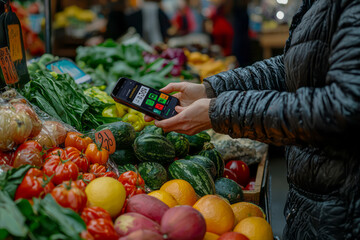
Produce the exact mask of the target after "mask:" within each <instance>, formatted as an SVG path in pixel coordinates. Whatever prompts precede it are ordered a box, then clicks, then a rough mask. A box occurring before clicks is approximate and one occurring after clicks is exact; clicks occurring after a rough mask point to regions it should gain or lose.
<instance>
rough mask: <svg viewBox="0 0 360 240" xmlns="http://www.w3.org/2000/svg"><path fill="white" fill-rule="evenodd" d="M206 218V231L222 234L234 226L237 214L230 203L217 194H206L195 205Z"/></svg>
mask: <svg viewBox="0 0 360 240" xmlns="http://www.w3.org/2000/svg"><path fill="white" fill-rule="evenodd" d="M193 208H195V209H196V210H198V211H199V212H200V213H201V214H202V215H203V216H204V218H205V221H206V231H207V232H212V233H216V234H218V235H221V234H223V233H226V232H229V231H231V230H232V228H233V227H234V222H235V216H234V213H233V210H232V209H231V206H230V204H228V203H227V202H226V201H224V200H223V199H222V198H221V197H219V196H216V195H206V196H204V197H202V198H200V199H199V200H198V201H197V202H196V203H195V204H194V206H193Z"/></svg>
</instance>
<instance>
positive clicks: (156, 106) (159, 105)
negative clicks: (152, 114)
mask: <svg viewBox="0 0 360 240" xmlns="http://www.w3.org/2000/svg"><path fill="white" fill-rule="evenodd" d="M155 108H156V109H159V110H163V108H164V105H161V104H159V103H157V104H156V105H155Z"/></svg>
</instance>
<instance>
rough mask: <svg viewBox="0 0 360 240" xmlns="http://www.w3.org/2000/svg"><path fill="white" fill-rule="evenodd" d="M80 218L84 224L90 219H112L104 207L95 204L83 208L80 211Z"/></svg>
mask: <svg viewBox="0 0 360 240" xmlns="http://www.w3.org/2000/svg"><path fill="white" fill-rule="evenodd" d="M81 218H82V219H83V220H84V222H85V223H86V224H88V223H89V222H90V221H91V220H93V219H98V218H105V219H108V220H110V221H112V220H111V216H110V214H109V213H108V212H107V211H106V210H105V209H103V208H101V207H96V206H94V207H86V208H84V210H83V211H82V213H81Z"/></svg>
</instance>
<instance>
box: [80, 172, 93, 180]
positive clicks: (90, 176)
mask: <svg viewBox="0 0 360 240" xmlns="http://www.w3.org/2000/svg"><path fill="white" fill-rule="evenodd" d="M80 176H81V177H80V178H79V179H83V180H85V181H88V182H91V181H92V180H94V179H95V178H96V176H95V174H93V173H83V174H80Z"/></svg>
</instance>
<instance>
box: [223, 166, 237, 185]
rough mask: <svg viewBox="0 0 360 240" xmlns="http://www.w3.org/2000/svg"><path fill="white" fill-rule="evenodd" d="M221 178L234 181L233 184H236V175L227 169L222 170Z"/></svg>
mask: <svg viewBox="0 0 360 240" xmlns="http://www.w3.org/2000/svg"><path fill="white" fill-rule="evenodd" d="M223 177H225V178H228V179H231V180H234V181H235V182H237V177H236V174H235V173H234V172H233V171H231V170H230V169H228V168H225V169H224V175H223Z"/></svg>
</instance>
